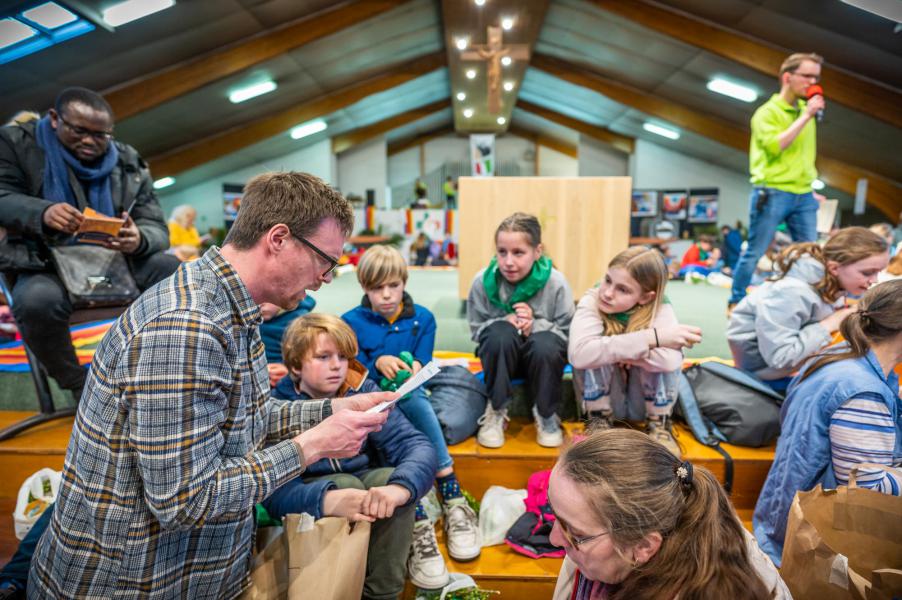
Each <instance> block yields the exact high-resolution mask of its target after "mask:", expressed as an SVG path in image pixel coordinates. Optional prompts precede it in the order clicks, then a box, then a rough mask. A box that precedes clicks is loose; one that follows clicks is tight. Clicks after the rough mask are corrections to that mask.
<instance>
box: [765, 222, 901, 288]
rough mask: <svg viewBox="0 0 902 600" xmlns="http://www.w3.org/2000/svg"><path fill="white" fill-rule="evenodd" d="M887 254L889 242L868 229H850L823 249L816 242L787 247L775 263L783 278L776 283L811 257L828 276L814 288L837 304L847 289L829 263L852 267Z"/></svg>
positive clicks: (839, 233)
mask: <svg viewBox="0 0 902 600" xmlns="http://www.w3.org/2000/svg"><path fill="white" fill-rule="evenodd" d="M886 251H887V245H886V240H884V239H883V238H882V237H880V236H879V235H877V234H876V233H874V232H873V231H870V230H868V229H865V228H864V227H846V228H845V229H840V230H839V231H838V232H837V233H836V235H834V236H833V237H831V238H830V239H829V240H827V243H826V244H824V246H823V247H821V246H819V245H817V244H815V243H814V242H801V243H798V244H792V245H791V246H788V247H787V248H785V249H784V250H783V251H782V252H780V254H779V256H777V260H776V261H775V263H776V267H777V270H778V271H779V272H780V275H778V276H776V277H775V278H773V281H777V280H780V279H783V277H785V276H786V274H787V273H789V270H790V269H791V268H792V266H793V265H794V264H795V263H796V261H797V260H799V259H800V258H802V257H803V256H805V255H808V256H811V257H812V258H814V259H815V260H817V261H818V262H820V263H821V264H823V265H824V277H823V278H822V279H821V280H820V281H819V282H818V283H817V284H816V285H815V286H814V287H815V289H817V291H818V293H819V294H820V296H821V298H823V299H824V301H825V302H830V303H833V302H836V299H837V298H839V296H840V295H841V294H842V291H843V290H842V287H840V285H839V280H838V279H837V278H836V277H834V276H833V275H831V274H830V273H829V272H828V271H827V261H834V262H836V263H839V264H840V265H848V264H851V263H854V262H858V261H859V260H864V259H865V258H868V257H871V256H874V255H875V254H882V253H884V252H886Z"/></svg>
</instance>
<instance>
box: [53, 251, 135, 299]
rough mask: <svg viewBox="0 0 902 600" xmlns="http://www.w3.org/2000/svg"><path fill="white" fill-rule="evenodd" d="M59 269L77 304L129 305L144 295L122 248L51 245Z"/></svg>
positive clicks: (67, 289)
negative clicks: (121, 250)
mask: <svg viewBox="0 0 902 600" xmlns="http://www.w3.org/2000/svg"><path fill="white" fill-rule="evenodd" d="M50 254H51V256H52V257H53V264H54V265H55V266H56V273H57V275H59V278H60V279H61V280H62V282H63V285H64V286H65V287H66V291H67V292H69V300H70V301H71V302H72V306H73V307H75V308H77V309H78V308H96V307H101V306H125V305H128V304H131V303H132V301H134V299H135V298H137V297H138V296H139V295H140V292H139V291H138V285H137V284H136V283H135V278H134V277H132V273H131V271H130V270H129V268H128V262H126V260H125V256H123V255H122V253H121V252H117V251H116V250H109V249H107V248H103V247H101V246H89V245H84V244H81V245H73V246H54V247H52V248H50Z"/></svg>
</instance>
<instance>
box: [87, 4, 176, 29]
mask: <svg viewBox="0 0 902 600" xmlns="http://www.w3.org/2000/svg"><path fill="white" fill-rule="evenodd" d="M174 4H175V0H126V1H125V2H120V3H118V4H114V5H112V6H110V7H109V8H105V9H104V10H103V20H104V21H106V22H107V23H108V24H109V25H112V26H113V27H118V26H120V25H125V24H126V23H131V22H132V21H135V20H137V19H141V18H143V17H146V16H147V15H152V14H153V13H155V12H159V11H161V10H163V9H166V8H169V7H170V6H173V5H174Z"/></svg>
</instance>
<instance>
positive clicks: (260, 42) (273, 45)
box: [103, 0, 407, 121]
mask: <svg viewBox="0 0 902 600" xmlns="http://www.w3.org/2000/svg"><path fill="white" fill-rule="evenodd" d="M406 1H407V0H366V1H357V2H343V3H341V4H339V5H338V6H337V7H335V8H332V9H329V10H327V11H324V12H319V13H316V14H314V15H311V16H309V17H304V18H302V19H298V20H296V21H292V22H290V23H287V24H285V25H282V26H280V27H277V28H274V29H270V30H268V31H264V32H262V33H259V34H257V35H255V36H252V37H250V38H247V39H244V40H241V41H239V42H237V43H235V44H231V45H229V46H225V47H223V48H219V49H217V50H214V51H212V52H209V53H207V54H204V55H202V56H199V57H197V58H192V59H190V60H186V61H184V62H181V63H178V64H176V65H172V66H170V67H167V68H165V69H162V70H159V71H156V72H154V73H150V74H148V75H144V76H142V77H139V78H136V79H133V80H131V81H128V82H126V83H124V84H122V85H119V86H116V87H113V88H110V89H108V90H105V91H104V92H103V96H104V97H105V98H106V100H107V102H109V103H110V106H112V107H113V112H114V114H115V115H116V119H117V120H119V121H122V120H124V119H126V118H128V117H131V116H134V115H136V114H138V113H140V112H143V111H145V110H148V109H151V108H154V107H155V106H159V105H160V104H163V103H164V102H167V101H169V100H172V99H174V98H178V97H179V96H182V95H184V94H187V93H188V92H192V91H194V90H196V89H198V88H200V87H203V86H205V85H208V84H210V83H213V82H215V81H218V80H220V79H223V78H225V77H228V76H230V75H234V74H235V73H239V72H241V71H244V70H246V69H249V68H251V67H253V66H254V65H258V64H260V63H262V62H264V61H267V60H271V59H273V58H275V57H277V56H279V55H281V54H284V53H286V52H289V51H291V50H294V49H295V48H299V47H301V46H303V45H305V44H309V43H310V42H313V41H316V40H318V39H321V38H324V37H326V36H328V35H332V34H333V33H336V32H338V31H341V30H342V29H346V28H348V27H351V26H353V25H356V24H357V23H360V22H362V21H366V20H367V19H370V18H372V17H375V16H377V15H380V14H382V13H384V12H386V11H389V10H391V9H393V8H395V7H397V6H399V5H401V4H403V3H404V2H406Z"/></svg>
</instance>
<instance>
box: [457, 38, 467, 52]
mask: <svg viewBox="0 0 902 600" xmlns="http://www.w3.org/2000/svg"><path fill="white" fill-rule="evenodd" d="M469 43H470V42H469V41H468V40H467V38H465V37H459V38H457V39H455V40H454V45H455V46H457V49H458V50H466V49H467V44H469Z"/></svg>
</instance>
